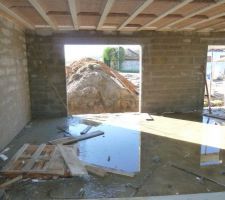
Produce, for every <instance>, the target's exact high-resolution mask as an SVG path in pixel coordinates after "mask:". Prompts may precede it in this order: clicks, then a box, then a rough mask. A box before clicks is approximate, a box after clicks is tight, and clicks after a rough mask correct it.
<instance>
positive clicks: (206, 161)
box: [200, 145, 222, 166]
mask: <svg viewBox="0 0 225 200" xmlns="http://www.w3.org/2000/svg"><path fill="white" fill-rule="evenodd" d="M221 163H222V160H220V149H218V148H214V147H209V146H205V145H202V146H201V156H200V165H201V166H207V165H219V164H221Z"/></svg>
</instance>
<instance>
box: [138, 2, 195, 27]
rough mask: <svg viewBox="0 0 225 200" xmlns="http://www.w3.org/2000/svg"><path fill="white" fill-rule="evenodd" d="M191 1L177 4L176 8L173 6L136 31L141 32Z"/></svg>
mask: <svg viewBox="0 0 225 200" xmlns="http://www.w3.org/2000/svg"><path fill="white" fill-rule="evenodd" d="M192 1H193V0H184V1H182V2H181V3H179V4H177V5H176V6H174V7H173V8H171V9H169V10H168V11H166V12H164V13H163V14H161V15H159V16H158V17H157V18H155V19H153V20H151V21H150V22H148V23H147V24H145V25H144V26H142V27H140V28H139V29H138V30H143V29H145V28H146V27H148V26H150V25H152V24H154V23H155V22H157V21H159V20H160V19H162V18H164V17H166V16H167V15H169V14H171V13H173V12H174V11H176V10H178V9H180V8H182V7H183V6H185V5H187V4H189V3H190V2H192Z"/></svg>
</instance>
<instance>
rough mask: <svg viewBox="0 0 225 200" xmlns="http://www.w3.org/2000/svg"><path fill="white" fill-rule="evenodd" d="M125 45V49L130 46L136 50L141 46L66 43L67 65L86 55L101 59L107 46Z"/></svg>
mask: <svg viewBox="0 0 225 200" xmlns="http://www.w3.org/2000/svg"><path fill="white" fill-rule="evenodd" d="M118 46H120V47H123V48H125V49H127V48H130V49H132V50H136V49H139V48H140V45H65V46H64V51H65V61H66V65H69V64H70V63H72V62H73V61H75V60H79V59H81V58H85V57H91V58H94V59H100V58H101V57H102V54H103V50H104V49H105V48H106V47H118Z"/></svg>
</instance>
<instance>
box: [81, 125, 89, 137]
mask: <svg viewBox="0 0 225 200" xmlns="http://www.w3.org/2000/svg"><path fill="white" fill-rule="evenodd" d="M91 128H92V126H91V125H88V126H87V127H86V128H85V129H84V130H83V131H81V132H80V134H81V135H84V134H86V133H87V132H88V131H89V130H90V129H91Z"/></svg>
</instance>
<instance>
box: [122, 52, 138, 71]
mask: <svg viewBox="0 0 225 200" xmlns="http://www.w3.org/2000/svg"><path fill="white" fill-rule="evenodd" d="M139 68H140V50H139V49H135V50H131V49H125V59H124V61H123V63H122V64H121V66H120V71H122V72H135V73H138V72H139Z"/></svg>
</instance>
